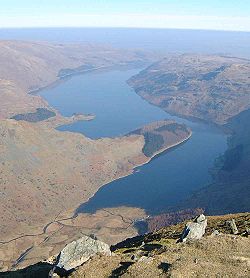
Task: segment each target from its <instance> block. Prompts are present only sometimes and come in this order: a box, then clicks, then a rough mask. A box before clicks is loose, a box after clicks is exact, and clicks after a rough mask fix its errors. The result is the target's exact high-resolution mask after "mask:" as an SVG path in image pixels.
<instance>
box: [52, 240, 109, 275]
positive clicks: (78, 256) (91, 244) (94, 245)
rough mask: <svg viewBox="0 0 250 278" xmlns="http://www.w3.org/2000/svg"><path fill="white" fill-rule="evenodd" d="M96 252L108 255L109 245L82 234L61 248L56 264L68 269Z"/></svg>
mask: <svg viewBox="0 0 250 278" xmlns="http://www.w3.org/2000/svg"><path fill="white" fill-rule="evenodd" d="M96 254H102V255H107V256H110V255H111V251H110V247H109V246H108V244H106V243H104V242H102V241H100V240H97V239H93V238H91V237H89V236H83V237H82V238H80V239H78V240H75V241H73V242H71V243H69V244H68V245H66V246H65V247H64V248H63V250H62V251H61V253H60V254H59V258H58V263H57V265H56V266H57V267H59V268H62V269H64V270H66V271H69V270H71V269H73V268H76V267H78V266H80V265H81V264H83V263H84V262H86V261H88V260H89V259H90V258H91V257H93V256H94V255H96Z"/></svg>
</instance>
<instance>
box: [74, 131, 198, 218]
mask: <svg viewBox="0 0 250 278" xmlns="http://www.w3.org/2000/svg"><path fill="white" fill-rule="evenodd" d="M192 134H193V133H192V131H190V133H189V135H188V136H187V137H186V138H185V139H182V140H181V141H179V142H178V143H175V144H172V145H169V146H167V147H165V148H163V149H161V150H160V151H158V152H156V153H154V154H153V155H152V156H150V157H147V156H145V155H144V154H143V152H142V155H143V156H144V157H146V158H147V159H146V160H145V161H144V162H142V163H139V164H137V165H135V166H134V167H133V168H132V170H131V171H130V172H129V173H127V174H125V175H122V176H120V177H118V178H116V179H113V180H111V181H110V182H108V183H105V184H103V185H102V186H100V187H99V189H98V190H97V191H96V192H95V193H94V194H93V195H92V196H91V197H89V199H88V200H87V201H86V202H84V203H81V204H80V206H81V205H82V204H86V203H87V202H89V200H90V199H91V198H93V197H94V196H95V194H96V193H97V192H98V191H99V190H100V189H101V188H102V187H103V186H105V185H108V184H109V183H111V182H114V181H117V180H120V179H122V178H125V177H128V176H130V175H133V174H134V173H135V171H137V168H139V167H141V166H143V165H146V164H148V163H150V162H151V161H152V160H153V159H154V158H155V157H157V156H158V155H161V154H162V153H164V152H166V151H168V150H170V149H172V148H174V147H177V146H178V145H180V144H183V143H185V142H186V141H188V140H189V139H190V138H191V137H192ZM132 136H134V135H132ZM136 136H138V135H136ZM139 136H143V135H139ZM77 208H79V206H78V207H77ZM76 210H77V209H76ZM76 210H75V213H74V215H73V216H75V215H76V216H77V215H78V214H80V213H88V212H76ZM89 214H91V213H89Z"/></svg>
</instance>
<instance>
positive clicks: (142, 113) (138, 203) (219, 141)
mask: <svg viewBox="0 0 250 278" xmlns="http://www.w3.org/2000/svg"><path fill="white" fill-rule="evenodd" d="M138 71H139V70H138V69H133V70H131V69H130V70H123V71H119V70H113V71H109V72H101V73H97V72H96V73H88V74H85V75H78V76H74V77H72V78H71V79H69V80H67V81H65V82H63V83H61V84H60V85H58V86H56V87H54V88H50V89H47V90H44V91H42V92H41V93H40V94H41V95H42V96H43V97H44V98H45V99H46V100H47V101H48V102H49V103H50V104H51V105H52V106H54V107H55V108H56V109H58V110H59V111H60V112H61V113H62V114H63V115H65V116H70V115H72V114H73V113H78V112H82V113H93V114H95V115H96V118H95V119H94V120H93V121H89V122H86V121H81V122H77V123H74V124H71V125H67V126H63V127H60V130H64V131H65V130H67V131H73V132H80V133H83V134H85V135H86V136H88V137H91V138H99V137H105V136H108V137H114V136H119V135H122V134H126V133H128V132H130V131H132V130H134V129H136V128H138V127H140V126H142V125H144V124H147V123H150V122H153V121H156V120H161V119H167V118H171V119H175V120H176V121H177V122H179V123H185V124H187V125H188V126H190V127H191V128H192V130H193V135H192V137H191V139H190V140H188V141H187V142H186V143H184V144H182V145H180V146H178V147H176V148H174V149H172V150H170V151H168V152H165V153H164V154H162V155H160V156H158V157H157V158H155V159H153V160H152V161H151V162H150V163H148V164H146V165H143V166H141V167H139V168H138V169H137V171H136V172H135V173H134V174H133V175H130V176H128V177H125V178H122V179H119V180H116V181H114V182H111V183H109V184H107V185H105V186H103V187H102V188H101V189H100V190H99V191H98V192H97V193H96V194H95V196H94V197H93V198H91V199H90V200H89V202H88V203H86V204H83V205H81V206H80V207H79V208H78V210H77V212H83V211H84V212H94V211H96V210H97V209H100V208H105V207H117V206H121V205H125V206H133V207H141V208H144V209H146V210H147V212H148V213H150V214H151V213H152V214H153V213H158V212H160V211H161V210H164V208H166V207H168V206H170V205H174V204H176V203H177V202H179V201H180V200H181V199H183V198H185V197H187V196H188V195H189V194H191V193H192V192H193V191H194V190H196V189H198V188H200V187H203V186H204V185H206V184H207V183H208V182H209V181H210V180H211V177H210V175H209V169H210V168H211V167H212V166H213V162H214V159H215V158H216V157H217V156H218V155H219V154H221V153H223V152H224V151H225V149H226V135H225V134H223V133H222V132H221V131H219V130H218V129H216V128H215V127H211V126H209V125H206V124H202V123H197V122H191V121H188V120H184V119H181V118H178V117H175V116H171V115H169V114H167V113H165V112H164V111H162V110H161V109H159V108H158V107H155V106H152V105H150V104H149V103H147V102H146V101H144V100H143V99H141V98H140V97H139V96H138V95H137V94H136V93H135V92H134V91H133V90H132V89H131V88H130V87H129V86H128V85H127V83H126V81H127V80H128V79H129V78H130V77H131V76H132V75H134V74H136V73H137V72H138Z"/></svg>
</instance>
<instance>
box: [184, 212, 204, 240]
mask: <svg viewBox="0 0 250 278" xmlns="http://www.w3.org/2000/svg"><path fill="white" fill-rule="evenodd" d="M206 227H207V219H206V217H205V215H203V214H201V215H199V216H198V217H196V218H195V219H194V221H192V222H188V223H187V224H186V226H185V228H184V230H183V232H182V235H181V239H180V240H181V241H182V242H185V241H186V240H188V239H189V240H197V239H201V238H202V236H203V235H204V234H205V230H206Z"/></svg>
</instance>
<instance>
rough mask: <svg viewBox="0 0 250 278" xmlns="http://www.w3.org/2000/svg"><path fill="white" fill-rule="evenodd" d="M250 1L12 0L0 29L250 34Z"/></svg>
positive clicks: (3, 5)
mask: <svg viewBox="0 0 250 278" xmlns="http://www.w3.org/2000/svg"><path fill="white" fill-rule="evenodd" d="M249 14H250V3H249V0H220V1H218V0H209V1H208V0H204V1H200V0H188V1H177V0H154V1H152V0H126V1H117V0H92V1H89V0H71V1H68V0H53V1H51V0H42V1H41V0H40V1H34V0H23V1H20V0H8V1H3V3H1V10H0V28H50V27H51V28H53V27H55V28H56V27H59V28H60V27H62V28H65V27H75V28H77V27H79V28H143V29H144V28H149V29H187V30H190V29H191V30H197V29H198V30H215V31H242V32H250V17H249Z"/></svg>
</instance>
